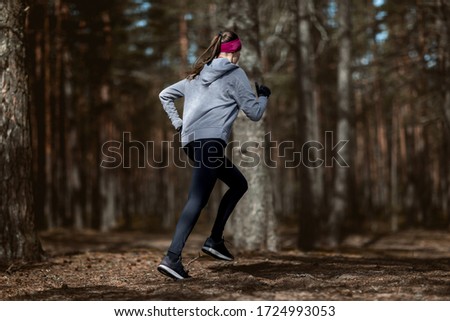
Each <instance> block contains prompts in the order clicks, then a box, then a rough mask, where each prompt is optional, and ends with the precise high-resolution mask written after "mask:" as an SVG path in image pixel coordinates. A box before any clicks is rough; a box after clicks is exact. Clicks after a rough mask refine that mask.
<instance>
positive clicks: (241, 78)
mask: <svg viewBox="0 0 450 321" xmlns="http://www.w3.org/2000/svg"><path fill="white" fill-rule="evenodd" d="M237 72H238V74H237V79H236V87H235V89H236V92H235V94H234V95H233V96H234V99H235V100H236V102H237V104H238V106H239V108H240V109H242V111H243V112H244V113H245V115H247V117H248V118H250V119H251V120H253V121H258V120H260V119H261V117H262V116H263V114H264V111H265V110H266V107H267V98H268V97H266V96H259V97H256V95H255V93H254V91H253V89H252V87H251V85H250V81H249V80H248V77H247V75H246V74H245V72H244V71H243V70H242V69H239V70H237Z"/></svg>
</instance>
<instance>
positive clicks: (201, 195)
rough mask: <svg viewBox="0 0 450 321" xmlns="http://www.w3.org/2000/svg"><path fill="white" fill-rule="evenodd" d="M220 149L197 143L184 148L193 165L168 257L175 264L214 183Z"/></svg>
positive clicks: (221, 152)
mask: <svg viewBox="0 0 450 321" xmlns="http://www.w3.org/2000/svg"><path fill="white" fill-rule="evenodd" d="M223 148H224V147H223V145H221V144H220V143H219V142H217V141H209V140H201V141H196V142H193V143H191V144H189V145H188V146H187V149H186V152H187V154H188V156H189V158H190V159H191V160H192V161H193V162H194V169H193V172H192V179H191V185H190V189H189V197H188V200H187V202H186V204H185V206H184V208H183V211H182V212H181V216H180V218H179V220H178V223H177V226H176V229H175V234H174V237H173V240H172V244H171V245H170V247H169V250H168V256H169V257H170V258H171V259H172V260H176V259H177V258H178V257H180V256H181V252H182V250H183V248H184V245H185V243H186V240H187V238H188V237H189V235H190V234H191V232H192V229H193V228H194V226H195V224H196V223H197V220H198V218H199V216H200V212H201V210H202V209H203V208H204V207H205V206H206V204H207V203H208V199H209V197H210V195H211V192H212V190H213V188H214V185H215V183H216V180H217V175H218V169H219V168H220V166H218V163H217V161H218V160H220V159H223V153H224V151H223Z"/></svg>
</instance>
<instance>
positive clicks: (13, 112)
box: [0, 0, 42, 262]
mask: <svg viewBox="0 0 450 321" xmlns="http://www.w3.org/2000/svg"><path fill="white" fill-rule="evenodd" d="M24 10H25V3H24V1H23V0H21V1H17V0H5V1H2V2H1V3H0V28H1V30H0V31H1V34H0V43H1V44H2V45H1V46H0V71H1V92H2V96H1V105H0V112H1V115H2V117H0V132H1V133H2V134H1V135H0V240H1V243H0V244H1V246H0V262H10V261H14V260H27V261H28V260H39V259H40V258H41V255H42V249H41V246H40V242H39V239H38V237H37V233H36V230H35V226H34V207H33V191H32V186H31V184H32V175H31V169H32V167H31V140H30V122H29V108H28V81H27V74H26V70H25V46H24V26H25V20H24V15H25V11H24Z"/></svg>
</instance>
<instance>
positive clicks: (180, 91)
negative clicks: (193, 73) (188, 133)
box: [159, 79, 186, 129]
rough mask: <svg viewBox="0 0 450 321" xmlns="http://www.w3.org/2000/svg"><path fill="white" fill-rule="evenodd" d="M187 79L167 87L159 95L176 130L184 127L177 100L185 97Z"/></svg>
mask: <svg viewBox="0 0 450 321" xmlns="http://www.w3.org/2000/svg"><path fill="white" fill-rule="evenodd" d="M185 83H186V79H183V80H181V81H179V82H177V83H175V84H173V85H172V86H169V87H167V88H166V89H164V90H163V91H161V92H160V93H159V99H160V100H161V104H162V105H163V107H164V110H165V111H166V113H167V115H168V116H169V119H170V121H171V122H172V125H173V127H175V128H176V129H178V128H180V127H181V126H182V125H183V120H182V119H181V118H180V115H179V114H178V111H177V108H176V107H175V103H174V101H175V99H177V98H181V97H183V96H184V87H185Z"/></svg>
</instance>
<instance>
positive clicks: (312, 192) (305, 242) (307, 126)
mask: <svg viewBox="0 0 450 321" xmlns="http://www.w3.org/2000/svg"><path fill="white" fill-rule="evenodd" d="M312 9H313V3H312V1H311V0H306V1H304V0H299V1H298V2H297V32H298V35H297V41H298V52H297V79H298V82H299V83H300V90H298V103H299V112H298V122H297V123H298V126H299V128H298V131H297V135H298V137H297V141H298V142H300V144H302V145H303V147H306V148H302V152H303V154H302V163H301V164H300V166H299V167H298V174H299V178H300V186H299V188H300V189H299V191H298V193H299V202H300V203H299V214H298V215H299V217H298V220H299V234H298V246H299V248H301V249H303V250H311V249H312V248H313V247H314V246H315V244H316V242H317V241H318V238H319V235H320V234H319V233H320V231H319V222H320V213H321V205H322V199H323V169H322V168H321V166H320V165H319V166H317V164H318V163H310V162H309V160H312V161H318V160H319V159H320V154H319V151H318V149H316V148H315V147H314V145H313V144H314V142H320V137H319V119H318V111H317V104H316V102H315V97H314V91H315V68H314V64H315V61H314V53H313V43H312V38H311V22H310V16H311V14H312Z"/></svg>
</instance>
